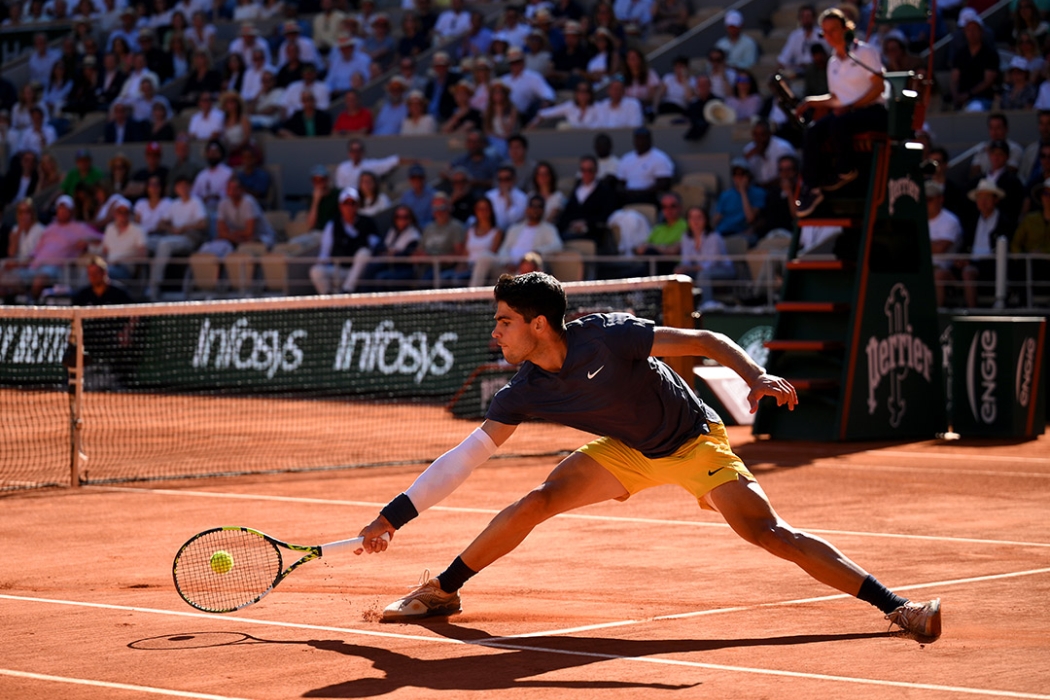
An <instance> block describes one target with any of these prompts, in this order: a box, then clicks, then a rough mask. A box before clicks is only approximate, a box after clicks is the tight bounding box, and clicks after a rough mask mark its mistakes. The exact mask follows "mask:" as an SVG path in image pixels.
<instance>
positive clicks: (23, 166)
mask: <svg viewBox="0 0 1050 700" xmlns="http://www.w3.org/2000/svg"><path fill="white" fill-rule="evenodd" d="M38 161H39V157H38V156H37V154H36V152H35V151H22V153H21V154H19V155H18V157H16V158H12V159H11V167H10V168H8V169H7V172H6V173H5V174H4V176H3V180H0V202H21V201H23V200H24V199H26V198H27V197H31V196H32V195H33V193H34V192H35V191H36V189H37V187H38V183H39V181H40V173H39V168H38Z"/></svg>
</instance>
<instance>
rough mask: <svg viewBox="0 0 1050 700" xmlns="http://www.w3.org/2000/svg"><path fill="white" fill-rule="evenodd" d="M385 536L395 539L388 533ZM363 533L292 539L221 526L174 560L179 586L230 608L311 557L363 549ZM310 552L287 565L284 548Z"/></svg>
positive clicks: (188, 594)
mask: <svg viewBox="0 0 1050 700" xmlns="http://www.w3.org/2000/svg"><path fill="white" fill-rule="evenodd" d="M383 538H384V539H386V540H388V541H389V540H390V536H389V535H388V534H384V535H383ZM361 541H362V538H360V537H354V538H352V539H349V540H339V541H337V542H329V543H328V544H319V545H300V544H289V543H287V542H282V541H281V540H278V539H274V538H273V537H270V536H269V535H267V534H265V533H262V532H259V531H258V530H253V529H252V528H250V527H216V528H212V529H211V530H205V531H204V532H201V533H199V534H197V535H194V536H193V537H191V538H190V539H189V541H188V542H186V544H184V545H182V547H181V548H180V549H179V552H178V554H176V555H175V561H174V562H173V563H172V565H171V575H172V578H174V579H175V589H176V590H177V591H178V592H179V595H180V596H182V599H183V600H185V601H186V602H187V603H189V604H190V605H192V606H193V607H195V608H197V609H198V610H203V611H204V612H213V613H228V612H233V611H234V610H240V609H241V608H245V607H248V606H249V605H251V604H252V603H258V602H259V601H260V600H262V598H263V596H265V595H266V594H267V593H269V592H270V591H272V590H273V589H274V588H275V587H276V586H277V584H278V583H280V582H281V581H283V580H284V579H285V578H287V576H288V575H289V574H290V573H292V572H293V571H295V570H296V569H298V568H299V567H300V566H302V565H303V564H305V563H306V562H308V561H310V560H311V559H319V558H321V557H322V556H325V555H328V554H332V553H333V552H337V551H340V550H343V549H351V550H353V549H360V548H361V546H362V544H361ZM282 548H283V549H285V550H289V551H290V552H305V554H303V556H302V557H300V558H299V559H298V560H297V561H295V562H294V563H292V564H291V565H290V566H289V567H288V568H286V569H282V567H283V566H284V558H283V557H282V555H281V549H282Z"/></svg>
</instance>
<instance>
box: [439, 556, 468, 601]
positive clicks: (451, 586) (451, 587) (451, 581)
mask: <svg viewBox="0 0 1050 700" xmlns="http://www.w3.org/2000/svg"><path fill="white" fill-rule="evenodd" d="M477 573H478V572H477V571H474V570H473V569H471V568H470V567H469V566H467V565H466V564H464V563H463V560H462V559H461V558H459V557H456V560H455V561H454V562H452V563H451V564H449V565H448V568H447V569H445V570H444V571H443V572H441V573H440V574H438V577H437V578H438V583H440V584H441V590H443V591H444V592H445V593H455V592H456V591H458V590H459V589H460V588H463V584H464V583H466V582H467V581H469V580H470V578H471V577H472V576H474V575H476V574H477Z"/></svg>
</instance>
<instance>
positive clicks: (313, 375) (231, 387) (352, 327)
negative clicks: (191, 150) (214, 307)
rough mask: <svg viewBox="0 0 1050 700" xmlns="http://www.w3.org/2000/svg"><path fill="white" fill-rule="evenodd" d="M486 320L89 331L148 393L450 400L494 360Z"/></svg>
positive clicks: (145, 322)
mask: <svg viewBox="0 0 1050 700" xmlns="http://www.w3.org/2000/svg"><path fill="white" fill-rule="evenodd" d="M491 325H492V323H491V303H488V302H479V305H478V309H470V308H465V306H464V304H462V303H460V304H457V305H456V306H455V307H450V308H447V309H446V308H442V307H440V306H430V307H426V308H421V307H419V306H394V305H392V306H370V307H352V308H326V309H310V310H296V311H289V310H274V311H252V312H245V313H222V314H203V315H199V316H168V317H159V318H143V319H141V323H140V324H138V326H137V327H136V329H135V335H136V340H135V341H134V343H133V345H134V346H135V351H134V352H129V351H128V349H122V348H121V347H119V345H118V346H112V345H110V343H108V342H106V340H105V338H104V337H102V338H100V337H99V336H100V335H102V334H99V333H96V334H95V340H96V345H97V346H100V347H99V348H98V351H96V352H95V353H93V355H94V356H95V357H96V358H99V356H100V355H101V356H103V357H105V356H108V355H110V354H112V356H113V359H115V360H116V359H118V358H120V360H118V361H122V362H123V364H124V365H125V368H124V372H125V374H126V375H128V376H129V380H130V381H131V382H133V383H134V385H135V386H136V387H137V388H139V389H146V390H151V389H152V390H161V391H176V392H178V391H181V390H191V391H193V390H205V391H211V390H220V391H223V392H224V393H234V394H241V393H243V394H257V393H270V392H297V391H303V392H310V393H330V394H333V395H364V396H380V397H390V398H395V397H398V398H400V397H431V398H447V397H450V396H452V395H453V394H454V393H455V392H456V391H457V390H458V389H459V388H460V387H461V386H462V385H463V383H464V382H465V380H466V379H467V377H469V376H470V374H471V372H473V371H474V370H475V369H476V368H477V367H479V366H480V365H483V364H485V363H486V362H487V361H489V360H490V359H491V358H492V357H493V349H491V348H490V347H489V333H490V331H491ZM90 330H91V328H90V327H89V325H88V322H87V321H85V334H89V332H90ZM90 340H91V336H90V335H89V336H88V341H89V342H88V346H89V351H90V349H91V348H90V344H91V343H90ZM129 360H131V361H132V363H133V366H132V367H127V362H128V361H129Z"/></svg>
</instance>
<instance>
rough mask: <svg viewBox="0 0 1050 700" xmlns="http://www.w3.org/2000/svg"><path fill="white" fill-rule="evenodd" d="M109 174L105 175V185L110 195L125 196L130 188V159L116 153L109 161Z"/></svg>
mask: <svg viewBox="0 0 1050 700" xmlns="http://www.w3.org/2000/svg"><path fill="white" fill-rule="evenodd" d="M108 165H109V172H108V173H107V174H106V185H107V186H108V188H109V191H110V193H111V194H117V195H120V196H122V197H126V196H127V191H128V188H129V187H131V159H129V158H128V157H127V156H126V155H124V154H123V153H117V154H116V155H114V156H113V157H112V158H110V159H109V164H108Z"/></svg>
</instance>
